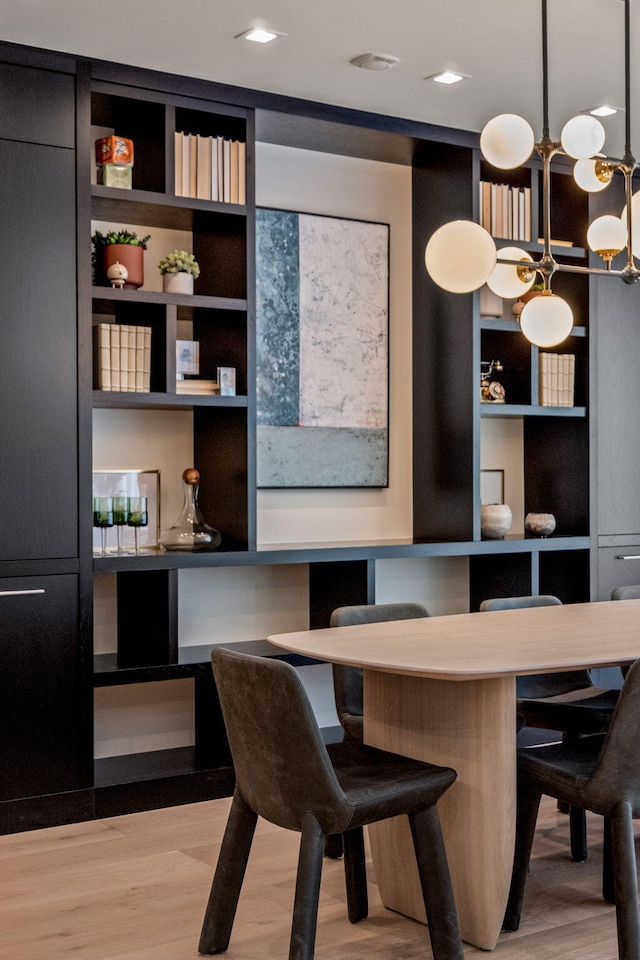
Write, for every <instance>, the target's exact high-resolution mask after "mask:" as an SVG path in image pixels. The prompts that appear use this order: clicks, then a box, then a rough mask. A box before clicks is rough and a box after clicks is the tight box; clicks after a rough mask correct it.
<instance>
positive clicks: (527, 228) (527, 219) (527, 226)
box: [524, 187, 531, 240]
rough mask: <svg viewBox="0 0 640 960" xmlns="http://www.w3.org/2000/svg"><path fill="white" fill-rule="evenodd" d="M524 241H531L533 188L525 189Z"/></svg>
mask: <svg viewBox="0 0 640 960" xmlns="http://www.w3.org/2000/svg"><path fill="white" fill-rule="evenodd" d="M524 239H525V240H531V187H525V188H524Z"/></svg>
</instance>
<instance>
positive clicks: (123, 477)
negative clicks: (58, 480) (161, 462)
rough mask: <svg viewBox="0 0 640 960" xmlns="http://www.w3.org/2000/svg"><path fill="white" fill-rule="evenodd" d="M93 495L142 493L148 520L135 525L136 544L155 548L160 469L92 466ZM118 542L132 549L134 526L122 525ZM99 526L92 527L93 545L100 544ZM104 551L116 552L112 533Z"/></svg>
mask: <svg viewBox="0 0 640 960" xmlns="http://www.w3.org/2000/svg"><path fill="white" fill-rule="evenodd" d="M92 478H93V481H92V487H93V491H92V495H93V497H146V498H147V513H148V517H149V520H148V524H147V526H146V527H140V528H139V529H138V544H139V547H140V548H141V549H144V548H147V549H149V548H155V547H157V546H158V544H159V542H160V471H159V470H154V469H131V470H94V471H93V474H92ZM121 535H122V546H123V549H124V550H126V551H127V552H131V553H133V550H134V547H135V535H134V528H133V527H129V526H126V525H125V526H123V527H122V531H121ZM100 544H101V540H100V530H99V529H95V528H94V530H93V549H94V551H97V550H98V549H99V548H100ZM107 553H108V554H116V553H117V547H116V537H115V534H114V535H113V542H112V543H110V544H109V545H108V546H107Z"/></svg>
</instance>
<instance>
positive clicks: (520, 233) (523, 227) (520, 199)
mask: <svg viewBox="0 0 640 960" xmlns="http://www.w3.org/2000/svg"><path fill="white" fill-rule="evenodd" d="M518 225H519V230H518V240H526V239H527V238H526V236H525V232H526V225H525V216H524V191H523V190H518Z"/></svg>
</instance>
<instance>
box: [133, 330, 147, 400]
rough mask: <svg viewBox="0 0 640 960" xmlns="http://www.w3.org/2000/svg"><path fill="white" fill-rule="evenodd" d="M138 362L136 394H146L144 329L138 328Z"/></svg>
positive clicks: (136, 366)
mask: <svg viewBox="0 0 640 960" xmlns="http://www.w3.org/2000/svg"><path fill="white" fill-rule="evenodd" d="M135 331H136V362H135V384H136V393H144V331H145V328H144V327H136V328H135Z"/></svg>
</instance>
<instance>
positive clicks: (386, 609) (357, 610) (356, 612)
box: [330, 603, 429, 743]
mask: <svg viewBox="0 0 640 960" xmlns="http://www.w3.org/2000/svg"><path fill="white" fill-rule="evenodd" d="M428 616H429V611H428V610H427V608H426V607H425V606H423V605H422V604H421V603H363V604H359V605H355V604H354V605H353V606H348V607H337V609H335V610H334V611H333V613H332V614H331V620H330V625H331V626H332V627H353V626H356V625H358V624H362V623H386V622H389V621H391V620H416V619H419V618H421V617H428ZM333 692H334V697H335V702H336V712H337V714H338V719H339V721H340V724H341V726H342V729H343V730H344V739H345V740H353V741H354V743H362V669H361V668H360V667H348V666H345V665H344V664H341V663H334V664H333Z"/></svg>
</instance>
